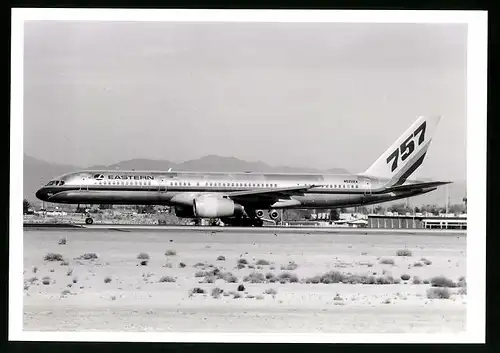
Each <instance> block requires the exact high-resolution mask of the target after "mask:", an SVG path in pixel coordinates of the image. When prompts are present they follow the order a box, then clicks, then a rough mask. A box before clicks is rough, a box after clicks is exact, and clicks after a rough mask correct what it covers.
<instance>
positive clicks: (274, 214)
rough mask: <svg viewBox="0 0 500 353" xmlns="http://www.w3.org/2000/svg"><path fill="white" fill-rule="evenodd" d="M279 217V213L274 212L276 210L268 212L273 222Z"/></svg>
mask: <svg viewBox="0 0 500 353" xmlns="http://www.w3.org/2000/svg"><path fill="white" fill-rule="evenodd" d="M279 216H280V214H279V212H278V211H276V210H271V211H269V217H270V218H271V219H272V220H273V221H275V220H277V219H278V217H279Z"/></svg>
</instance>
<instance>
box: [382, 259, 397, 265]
mask: <svg viewBox="0 0 500 353" xmlns="http://www.w3.org/2000/svg"><path fill="white" fill-rule="evenodd" d="M380 263H381V264H382V265H394V260H393V259H381V260H380Z"/></svg>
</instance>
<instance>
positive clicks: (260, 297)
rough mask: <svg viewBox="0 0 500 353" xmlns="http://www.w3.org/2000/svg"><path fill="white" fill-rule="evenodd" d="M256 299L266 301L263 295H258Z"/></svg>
mask: <svg viewBox="0 0 500 353" xmlns="http://www.w3.org/2000/svg"><path fill="white" fill-rule="evenodd" d="M255 299H257V300H262V299H264V296H263V295H261V294H258V295H256V296H255Z"/></svg>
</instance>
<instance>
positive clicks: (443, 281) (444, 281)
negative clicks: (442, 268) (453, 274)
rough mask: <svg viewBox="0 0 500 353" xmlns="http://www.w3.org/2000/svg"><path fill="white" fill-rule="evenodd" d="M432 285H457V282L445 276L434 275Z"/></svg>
mask: <svg viewBox="0 0 500 353" xmlns="http://www.w3.org/2000/svg"><path fill="white" fill-rule="evenodd" d="M431 285H432V286H433V287H455V283H454V282H453V281H452V280H451V279H449V278H446V277H444V276H437V277H432V278H431Z"/></svg>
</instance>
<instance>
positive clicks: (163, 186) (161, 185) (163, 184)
mask: <svg viewBox="0 0 500 353" xmlns="http://www.w3.org/2000/svg"><path fill="white" fill-rule="evenodd" d="M158 191H160V192H166V191H167V177H165V176H164V175H161V176H160V177H159V178H158Z"/></svg>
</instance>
